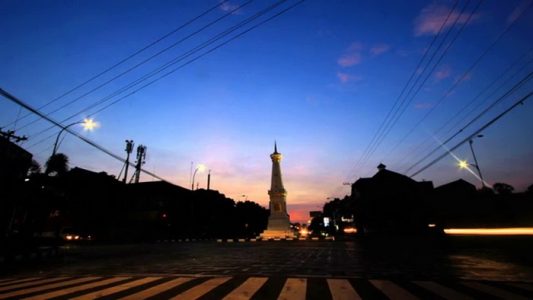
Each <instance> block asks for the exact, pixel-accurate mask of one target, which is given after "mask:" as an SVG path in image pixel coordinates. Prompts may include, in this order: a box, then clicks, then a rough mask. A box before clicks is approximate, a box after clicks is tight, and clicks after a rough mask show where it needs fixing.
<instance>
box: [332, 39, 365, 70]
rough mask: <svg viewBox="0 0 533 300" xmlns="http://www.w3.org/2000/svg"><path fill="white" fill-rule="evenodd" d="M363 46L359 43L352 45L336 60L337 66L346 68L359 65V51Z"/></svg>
mask: <svg viewBox="0 0 533 300" xmlns="http://www.w3.org/2000/svg"><path fill="white" fill-rule="evenodd" d="M362 49H363V46H362V45H361V44H360V43H357V42H354V43H352V44H351V45H350V46H349V47H348V48H347V49H346V50H345V51H344V54H343V55H341V57H339V59H337V64H339V66H341V67H343V68H346V67H351V66H354V65H357V64H359V63H361V58H362V57H361V50H362Z"/></svg>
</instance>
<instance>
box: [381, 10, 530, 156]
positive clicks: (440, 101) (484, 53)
mask: <svg viewBox="0 0 533 300" xmlns="http://www.w3.org/2000/svg"><path fill="white" fill-rule="evenodd" d="M480 3H481V2H480ZM478 7H479V5H478ZM524 12H525V10H523V11H522V12H521V13H520V14H519V15H518V17H517V18H516V19H514V20H513V22H511V23H510V24H509V25H508V26H507V27H506V28H505V30H504V31H502V32H501V33H500V34H499V35H498V37H497V38H496V39H495V40H494V41H493V42H492V43H491V44H490V45H489V46H488V47H487V48H486V49H485V50H484V51H483V52H482V53H481V55H480V56H478V57H477V58H476V60H475V61H474V63H473V64H472V65H470V66H469V67H468V68H467V69H466V70H465V71H464V72H463V74H462V75H461V77H460V78H459V80H456V81H455V82H454V84H452V86H451V87H450V88H449V89H448V90H447V91H446V93H444V95H443V96H442V97H441V98H440V99H439V100H438V101H437V103H436V104H435V105H434V106H433V107H432V108H431V109H430V110H429V111H428V112H427V113H426V114H425V115H424V116H423V117H422V118H421V119H420V120H419V121H418V122H417V123H416V124H415V125H414V126H413V127H412V128H411V129H410V130H408V131H407V133H406V134H405V135H404V136H403V137H402V138H401V139H400V140H399V141H398V143H396V144H395V145H394V146H393V147H392V148H391V150H390V151H389V153H391V152H392V151H394V150H396V149H397V148H398V146H399V145H400V144H402V143H403V142H404V141H405V140H406V139H407V138H408V137H409V136H410V135H411V134H412V133H413V132H414V131H415V130H416V129H417V128H418V127H419V126H420V125H421V124H422V122H424V121H425V120H426V119H427V118H428V117H429V116H430V115H431V114H432V113H433V112H434V111H435V110H436V109H437V108H438V107H439V105H441V104H442V103H443V102H444V100H446V99H447V98H448V96H449V95H450V94H452V92H453V90H455V88H456V87H457V86H459V84H460V83H461V82H463V80H465V78H466V77H467V76H468V75H469V74H471V72H472V71H473V70H474V69H475V68H476V67H477V66H478V65H479V63H480V62H481V61H482V60H483V58H485V56H486V55H487V54H488V53H489V52H490V50H492V48H493V47H494V46H495V45H496V44H497V43H498V42H499V41H500V40H501V39H502V37H503V36H504V35H505V34H506V33H507V32H508V31H509V30H510V29H511V28H512V27H513V25H514V24H515V23H516V22H517V21H518V19H520V17H521V16H522V14H523V13H524ZM471 16H472V14H470V16H469V17H471ZM466 24H467V22H465V23H464V24H463V27H462V28H464V26H465V25H466Z"/></svg>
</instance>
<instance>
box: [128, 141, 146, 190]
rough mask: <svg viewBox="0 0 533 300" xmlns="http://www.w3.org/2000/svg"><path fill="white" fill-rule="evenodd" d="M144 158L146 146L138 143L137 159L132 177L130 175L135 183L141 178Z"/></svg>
mask: <svg viewBox="0 0 533 300" xmlns="http://www.w3.org/2000/svg"><path fill="white" fill-rule="evenodd" d="M145 159H146V146H143V145H139V146H138V147H137V161H136V162H135V163H136V165H135V174H133V177H131V180H130V182H131V181H133V179H135V183H139V179H140V178H141V167H142V165H144V163H145Z"/></svg>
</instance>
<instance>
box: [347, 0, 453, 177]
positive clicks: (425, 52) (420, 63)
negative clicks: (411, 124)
mask: <svg viewBox="0 0 533 300" xmlns="http://www.w3.org/2000/svg"><path fill="white" fill-rule="evenodd" d="M458 3H459V0H456V1H455V2H454V4H453V7H452V8H451V9H450V11H449V12H448V15H447V16H446V19H445V20H444V21H443V22H442V24H441V26H440V28H439V30H438V31H437V33H436V34H435V36H433V39H432V40H431V42H430V43H429V46H428V47H427V48H426V50H425V51H424V54H423V55H422V57H421V58H420V60H419V61H418V64H417V66H416V67H415V68H414V70H413V72H412V73H411V75H410V76H409V79H408V80H407V82H406V83H405V85H404V86H403V88H402V91H401V92H400V95H399V96H398V97H397V98H396V100H395V102H394V104H393V106H392V107H391V109H390V110H389V112H388V113H387V115H386V116H385V118H384V119H383V121H382V122H381V124H380V125H379V127H378V130H377V131H376V133H374V135H373V136H372V139H371V140H370V142H369V144H368V145H367V146H366V148H365V150H364V151H363V153H362V154H361V156H360V157H359V159H358V160H357V162H356V163H355V165H354V169H357V168H358V167H359V166H360V165H361V163H362V162H363V161H364V160H366V158H367V156H368V153H369V152H370V149H371V148H372V147H373V145H374V143H375V141H376V139H377V138H378V136H379V135H381V132H382V130H383V127H384V126H385V124H386V123H387V122H388V120H389V118H390V117H391V115H392V114H393V112H394V111H395V110H396V107H397V106H398V105H399V104H400V102H401V99H402V97H403V95H404V93H405V91H406V90H407V88H408V87H409V86H410V85H411V81H412V80H413V79H414V78H415V75H417V72H418V70H419V68H420V66H421V65H422V63H423V62H424V61H425V59H426V57H427V56H428V55H429V53H430V51H431V48H432V47H433V45H434V44H435V42H436V41H437V39H438V38H439V36H440V34H441V32H442V30H443V29H444V26H445V24H446V23H447V22H448V19H449V18H450V16H451V15H452V12H453V11H454V10H455V7H456V6H457V4H458Z"/></svg>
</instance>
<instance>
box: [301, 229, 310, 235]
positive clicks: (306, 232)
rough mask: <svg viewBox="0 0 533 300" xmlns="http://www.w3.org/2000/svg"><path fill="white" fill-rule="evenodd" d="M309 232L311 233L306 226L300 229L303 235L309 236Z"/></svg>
mask: <svg viewBox="0 0 533 300" xmlns="http://www.w3.org/2000/svg"><path fill="white" fill-rule="evenodd" d="M308 234H309V231H308V230H307V229H306V228H302V229H300V235H301V236H307V235H308Z"/></svg>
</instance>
